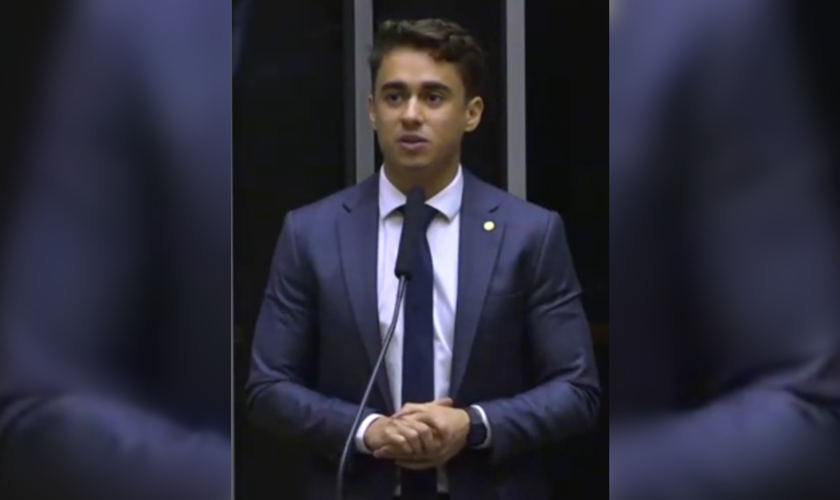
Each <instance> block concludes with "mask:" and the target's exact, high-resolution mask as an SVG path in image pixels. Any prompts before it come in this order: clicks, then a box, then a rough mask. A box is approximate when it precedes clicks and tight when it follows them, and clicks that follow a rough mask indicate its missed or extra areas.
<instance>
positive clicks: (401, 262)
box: [336, 187, 426, 500]
mask: <svg viewBox="0 0 840 500" xmlns="http://www.w3.org/2000/svg"><path fill="white" fill-rule="evenodd" d="M425 204H426V193H425V191H423V188H421V187H415V188H414V189H412V190H411V191H410V192H409V193H408V197H407V199H406V202H405V211H404V215H403V227H402V234H400V246H399V252H398V253H397V264H396V266H395V269H394V274H396V275H397V278H399V280H400V281H399V286H398V287H397V301H396V305H395V307H394V314H393V316H392V317H391V324H390V325H389V326H388V331H387V333H386V334H385V340H384V341H383V342H382V349H381V350H380V351H379V357H378V358H377V359H376V364H375V365H374V366H373V372H372V373H371V374H370V379H369V380H368V383H367V387H365V392H364V394H363V395H362V400H361V401H360V402H359V410H358V411H357V412H356V418H355V419H354V420H353V426H352V427H351V428H350V433H349V434H348V435H347V440H346V441H345V442H344V450H343V451H342V452H341V460H340V461H339V463H338V476H337V477H336V479H337V481H336V485H337V486H336V498H337V499H338V500H343V499H344V470H345V468H346V467H347V461H348V460H349V456H350V449H351V448H352V447H353V442H354V441H355V440H356V432H358V430H359V425H360V424H361V421H362V414H363V412H364V411H365V407H366V406H367V402H368V399H370V393H371V391H372V390H373V384H374V383H375V381H376V376H377V374H378V373H379V370H380V369H381V367H382V363H383V361H384V360H385V353H386V352H388V347H389V346H390V345H391V340H392V339H393V338H394V330H396V328H397V319H398V318H399V317H400V309H402V304H403V301H404V299H405V288H406V285H407V284H408V282H409V281H410V280H411V277H412V275H413V273H414V268H415V265H416V260H417V248H418V247H419V245H420V243H421V242H422V241H423V240H422V238H425V237H426V228H425V225H424V221H423V206H424V205H425Z"/></svg>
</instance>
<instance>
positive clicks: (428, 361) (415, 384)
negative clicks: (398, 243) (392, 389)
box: [400, 205, 438, 500]
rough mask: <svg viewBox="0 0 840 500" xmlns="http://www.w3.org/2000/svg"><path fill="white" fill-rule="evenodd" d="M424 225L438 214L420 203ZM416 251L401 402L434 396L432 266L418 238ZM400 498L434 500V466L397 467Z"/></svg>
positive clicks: (407, 313)
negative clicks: (426, 467) (411, 468)
mask: <svg viewBox="0 0 840 500" xmlns="http://www.w3.org/2000/svg"><path fill="white" fill-rule="evenodd" d="M423 208H424V209H425V211H424V214H423V215H424V219H423V220H424V222H425V225H424V226H423V227H424V228H428V227H429V224H430V223H431V222H432V219H434V217H435V215H436V214H437V213H438V212H437V210H435V209H434V208H432V207H430V206H428V205H424V206H423ZM419 244H420V246H421V247H420V248H418V249H416V250H417V262H416V264H415V268H414V273H413V275H412V278H411V280H410V281H409V282H408V285H407V286H406V291H405V307H404V315H405V316H404V318H403V323H404V326H403V374H402V376H403V379H402V402H403V404H406V403H428V402H430V401H432V400H434V398H435V360H434V336H435V332H434V319H433V318H434V317H433V310H434V302H433V296H432V293H433V289H434V268H433V266H432V252H431V250H430V249H429V242H428V240H427V239H426V238H422V239H421V240H420V242H419ZM400 477H401V481H400V484H401V489H402V498H403V500H434V499H435V498H436V495H437V472H436V470H435V469H428V470H423V471H414V470H409V469H402V470H401V475H400Z"/></svg>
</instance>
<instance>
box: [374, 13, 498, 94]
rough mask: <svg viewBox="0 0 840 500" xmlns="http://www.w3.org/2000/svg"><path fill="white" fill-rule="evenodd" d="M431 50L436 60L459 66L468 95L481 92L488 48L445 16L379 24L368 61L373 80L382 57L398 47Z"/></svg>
mask: <svg viewBox="0 0 840 500" xmlns="http://www.w3.org/2000/svg"><path fill="white" fill-rule="evenodd" d="M404 47H405V48H412V49H418V50H425V51H428V52H429V54H430V55H431V56H432V57H433V58H434V59H435V60H436V61H446V62H450V63H452V64H454V65H455V66H456V67H457V68H458V72H459V74H460V75H461V80H462V81H463V82H464V89H465V90H466V94H467V95H466V97H467V99H471V98H473V97H475V96H477V95H479V94H480V93H481V88H482V85H483V83H484V51H482V50H481V46H479V44H478V42H477V41H476V40H475V38H474V37H473V36H472V34H470V32H469V31H467V30H466V29H464V28H462V27H461V26H460V25H458V24H457V23H454V22H452V21H447V20H444V19H420V20H416V21H385V22H383V23H382V24H381V25H380V26H379V30H378V31H377V33H376V40H375V42H374V45H373V50H372V51H371V54H370V58H369V59H368V63H369V64H370V71H371V76H372V80H373V81H376V74H377V72H378V71H379V66H380V65H381V64H382V59H383V58H384V57H385V56H386V55H387V54H388V53H389V52H391V51H392V50H394V49H397V48H404Z"/></svg>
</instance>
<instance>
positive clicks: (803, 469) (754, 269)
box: [610, 2, 840, 500]
mask: <svg viewBox="0 0 840 500" xmlns="http://www.w3.org/2000/svg"><path fill="white" fill-rule="evenodd" d="M771 3H772V2H764V3H763V5H761V7H760V8H758V9H748V10H749V14H750V15H748V16H747V15H744V16H737V17H734V18H732V21H733V23H732V24H731V25H730V27H732V28H735V27H737V28H738V29H732V30H726V31H718V32H717V33H716V36H717V37H722V36H723V33H727V32H728V33H729V34H730V36H727V37H724V38H722V39H720V40H719V42H718V43H720V47H721V51H719V52H716V57H714V58H713V59H714V65H713V66H712V67H710V68H709V70H708V71H707V72H706V73H705V76H704V77H703V78H704V80H703V81H704V86H703V88H702V92H703V95H702V97H700V98H699V99H698V98H697V97H696V96H695V97H694V98H693V99H696V102H697V104H701V105H702V109H699V110H697V114H695V115H694V116H695V118H696V121H694V122H693V124H694V126H695V127H696V128H694V129H693V131H692V134H694V135H693V137H692V140H694V141H696V142H700V144H697V143H696V142H694V147H695V149H692V150H691V151H692V153H691V154H690V155H689V156H692V157H693V160H695V164H694V165H695V166H696V167H697V169H696V170H695V171H694V172H693V175H694V177H693V178H692V179H691V182H690V183H689V184H688V186H687V189H688V190H689V193H687V194H686V198H687V199H690V200H692V203H691V206H692V207H693V212H692V214H691V223H690V224H689V225H688V231H689V233H690V235H689V236H688V238H689V241H690V242H691V244H690V245H688V247H689V248H690V249H691V251H692V253H693V256H692V259H691V260H690V262H691V267H692V270H693V271H694V275H695V276H694V282H695V283H696V291H697V298H698V302H699V306H700V307H701V308H702V309H703V311H704V312H705V316H706V317H707V318H708V320H709V328H708V329H707V330H706V331H704V334H705V335H706V340H707V341H708V342H707V344H706V349H708V354H709V356H708V359H709V361H708V364H709V365H710V366H709V368H710V375H711V377H709V380H707V382H708V383H709V386H710V387H709V388H710V391H711V392H712V393H714V394H719V395H720V397H718V398H717V399H715V400H713V401H711V402H710V403H708V404H707V405H705V406H703V407H701V408H698V409H696V410H694V411H691V412H688V413H685V414H683V415H681V416H678V417H672V418H667V419H664V420H663V421H661V422H657V423H650V424H648V425H646V426H644V427H640V428H635V429H633V430H632V431H631V430H625V431H624V432H619V431H618V430H617V429H615V430H611V433H610V490H611V495H610V498H613V499H616V500H661V499H662V500H664V499H667V500H720V499H729V498H732V499H738V500H754V499H755V500H758V499H773V500H775V499H778V500H787V499H798V498H814V499H817V498H820V499H821V498H836V497H837V494H838V491H840V490H838V489H837V486H838V484H837V480H836V464H837V463H838V458H840V457H838V450H840V446H838V441H837V437H838V416H839V415H840V413H838V410H840V342H838V340H840V329H838V328H840V322H838V314H837V312H838V307H837V304H838V303H839V302H838V298H840V297H839V296H838V293H837V292H838V290H837V283H838V280H837V278H838V274H837V267H836V259H837V256H838V253H837V250H836V249H837V246H836V240H835V237H834V235H833V234H832V233H833V227H834V224H833V223H832V222H831V221H830V220H829V217H828V214H829V213H830V210H829V209H828V207H827V206H826V205H825V204H824V203H822V201H824V196H823V195H824V193H820V190H819V181H818V177H816V176H815V171H816V169H815V168H814V167H815V166H816V165H817V164H818V163H819V159H818V158H817V157H816V156H815V154H814V153H815V151H816V149H815V148H814V144H813V139H814V134H813V131H812V130H809V129H807V128H806V127H807V125H806V123H807V122H808V120H807V119H805V117H804V115H803V110H804V108H803V106H802V104H801V101H799V100H798V99H797V97H800V96H799V95H798V93H797V91H796V87H795V85H794V84H793V83H792V81H791V78H792V76H793V75H794V73H793V71H792V67H790V66H788V65H786V62H785V61H790V60H791V59H790V58H789V57H787V56H790V52H788V49H789V47H784V46H781V45H780V43H779V41H780V40H783V39H784V37H783V36H781V35H782V32H783V30H781V29H780V28H779V26H778V25H777V24H775V21H777V19H775V17H774V16H775V14H774V13H771V12H770V10H768V8H767V7H768V6H769V5H770V4H771ZM735 4H737V2H736V3H733V5H735ZM740 4H743V5H750V2H741V3H740ZM752 5H756V6H757V4H752ZM744 12H746V10H745V11H744ZM736 20H737V23H736V22H734V21H736ZM736 24H737V26H736ZM724 49H725V50H724ZM698 140H699V141H698ZM697 160H699V161H697ZM616 355H620V353H618V354H616ZM832 468H833V469H834V470H833V471H832V470H831V469H832Z"/></svg>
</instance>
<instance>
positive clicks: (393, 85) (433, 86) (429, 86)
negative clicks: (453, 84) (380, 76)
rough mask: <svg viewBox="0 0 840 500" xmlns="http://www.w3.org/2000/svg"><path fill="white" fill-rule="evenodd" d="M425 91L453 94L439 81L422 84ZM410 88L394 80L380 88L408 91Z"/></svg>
mask: <svg viewBox="0 0 840 500" xmlns="http://www.w3.org/2000/svg"><path fill="white" fill-rule="evenodd" d="M420 86H421V88H423V90H438V91H443V92H452V89H451V88H449V86H448V85H446V84H445V83H442V82H438V81H426V82H423V83H421V84H420ZM407 88H408V84H407V83H405V82H404V81H402V80H392V81H389V82H385V83H383V84H382V86H381V87H380V90H406V89H407Z"/></svg>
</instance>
